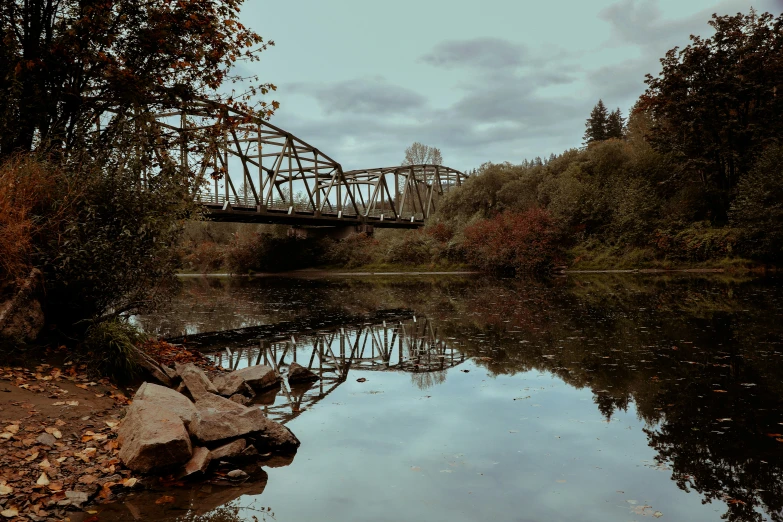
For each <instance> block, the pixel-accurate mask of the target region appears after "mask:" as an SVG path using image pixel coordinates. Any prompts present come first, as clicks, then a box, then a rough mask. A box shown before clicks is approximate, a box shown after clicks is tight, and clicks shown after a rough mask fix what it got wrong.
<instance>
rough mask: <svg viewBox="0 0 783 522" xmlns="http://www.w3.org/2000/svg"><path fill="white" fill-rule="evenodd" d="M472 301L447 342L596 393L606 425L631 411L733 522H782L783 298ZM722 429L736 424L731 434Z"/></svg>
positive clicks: (684, 475) (680, 289)
mask: <svg viewBox="0 0 783 522" xmlns="http://www.w3.org/2000/svg"><path fill="white" fill-rule="evenodd" d="M503 284H504V286H503V287H497V286H493V285H491V284H489V285H485V286H481V285H476V286H475V287H474V288H472V289H470V290H469V291H466V292H465V293H464V294H463V295H462V296H461V298H460V299H458V300H457V302H458V303H460V305H461V307H462V308H461V311H460V314H459V316H458V318H457V319H456V320H448V318H447V320H446V321H445V326H444V324H443V323H442V324H441V328H442V332H443V334H444V335H447V336H448V335H451V336H454V337H458V338H459V339H460V340H461V341H462V343H463V344H462V348H463V349H464V350H465V351H466V353H468V354H470V355H472V356H474V357H475V358H476V361H477V363H478V364H480V365H482V366H485V367H486V368H487V369H488V370H489V371H490V372H491V373H495V374H502V373H508V374H513V373H517V372H522V371H529V370H536V371H546V372H551V373H554V374H556V375H557V376H558V377H560V378H561V379H562V380H563V381H565V382H566V383H568V384H570V385H571V386H574V387H577V388H589V389H591V390H592V392H593V397H594V402H595V403H596V405H597V407H598V409H599V410H600V411H601V413H602V414H603V415H604V416H606V417H607V419H609V418H611V416H612V415H613V414H614V412H615V411H617V410H618V409H619V410H627V408H628V406H629V405H630V403H631V402H634V403H635V406H636V410H637V412H638V415H639V416H640V418H641V419H643V420H644V421H645V422H646V423H647V429H646V433H647V434H648V438H649V443H650V445H651V447H653V448H654V449H655V450H656V451H657V452H658V459H659V461H660V462H661V463H664V464H667V465H668V466H669V467H671V469H672V473H673V474H672V478H673V480H675V481H676V482H677V484H678V485H679V486H680V487H681V488H682V489H683V490H685V491H689V490H694V491H696V492H698V493H700V494H701V495H702V496H703V498H704V500H705V501H721V502H724V503H725V504H726V506H727V513H726V515H725V516H724V518H725V519H727V520H732V521H755V520H761V519H763V516H762V514H761V513H763V512H765V513H766V514H767V516H768V517H771V518H772V520H775V521H780V520H783V515H782V514H781V509H783V442H779V441H777V440H776V437H770V436H769V435H770V434H773V435H774V434H776V433H783V425H781V424H780V423H783V350H781V346H783V324H782V323H781V321H780V313H779V310H780V309H781V301H783V289H781V288H780V287H777V286H774V285H767V284H764V283H761V284H758V283H747V282H744V283H743V282H731V281H716V280H714V279H702V278H678V279H670V278H662V279H658V278H652V279H650V278H642V277H633V278H620V277H606V276H602V277H592V278H591V277H584V278H583V279H581V280H579V279H569V280H567V281H563V282H562V283H559V284H557V283H556V284H552V285H544V284H541V283H527V282H525V283H521V282H519V283H516V282H504V283H503ZM719 419H731V420H730V421H727V420H722V421H719Z"/></svg>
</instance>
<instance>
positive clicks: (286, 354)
mask: <svg viewBox="0 0 783 522" xmlns="http://www.w3.org/2000/svg"><path fill="white" fill-rule="evenodd" d="M209 357H210V358H211V359H212V361H213V363H214V364H215V365H218V366H222V367H223V368H226V369H230V370H236V369H238V368H243V367H246V366H253V365H258V364H264V365H268V366H271V367H272V368H274V369H275V371H277V372H278V373H282V374H284V373H285V372H284V371H282V370H283V369H285V368H287V367H288V365H290V364H291V363H292V362H297V363H299V364H301V365H302V366H304V367H305V368H307V369H309V370H311V371H313V372H314V373H316V374H317V375H318V376H319V377H320V380H319V381H318V382H316V383H314V384H312V385H307V384H306V385H303V386H289V385H288V383H287V382H285V381H284V382H283V383H282V385H281V388H280V389H279V390H278V389H275V390H273V391H270V392H269V395H268V396H263V397H261V398H260V402H261V404H264V405H265V407H264V408H265V412H266V413H267V415H270V416H271V417H272V418H275V419H276V420H280V421H281V422H288V421H290V420H291V419H293V418H295V417H296V416H298V415H299V413H300V412H302V411H304V410H305V409H306V408H307V407H309V406H312V405H314V404H316V403H318V402H319V401H320V400H321V399H323V398H324V397H326V396H327V395H329V394H330V393H331V392H332V391H334V390H335V389H336V388H337V387H338V386H340V385H341V384H342V383H343V382H345V381H346V380H347V379H348V373H349V371H351V370H365V371H397V372H406V373H409V374H411V378H412V379H413V380H414V381H415V382H416V383H417V384H418V385H419V386H420V387H422V388H427V387H429V386H432V385H433V384H435V383H437V382H441V381H442V380H444V379H445V370H448V369H449V368H452V367H454V366H457V365H459V364H461V363H463V362H464V361H466V360H467V359H468V357H467V356H465V355H464V354H463V353H461V352H460V351H459V349H458V347H457V346H456V345H455V344H454V340H453V339H451V340H450V339H446V338H443V337H441V336H439V335H438V329H437V328H436V327H434V325H433V324H432V323H431V322H430V321H429V320H427V319H425V318H416V317H415V316H411V317H410V318H401V319H398V320H395V321H383V322H380V323H376V324H373V323H364V324H357V325H348V326H340V327H334V328H330V329H326V330H319V331H314V332H309V333H306V334H303V335H300V336H291V337H289V338H286V339H280V338H277V339H266V340H264V339H262V340H260V341H258V342H257V344H254V345H251V346H247V347H244V348H237V349H233V350H232V349H226V350H225V351H223V352H219V353H215V354H212V355H210V356H209Z"/></svg>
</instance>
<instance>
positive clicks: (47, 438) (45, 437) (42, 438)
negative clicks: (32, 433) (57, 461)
mask: <svg viewBox="0 0 783 522" xmlns="http://www.w3.org/2000/svg"><path fill="white" fill-rule="evenodd" d="M35 441H36V442H37V443H38V444H43V445H44V446H49V447H50V448H53V447H54V444H55V442H57V439H56V438H54V435H51V434H49V433H41V434H40V435H38V438H37V439H35Z"/></svg>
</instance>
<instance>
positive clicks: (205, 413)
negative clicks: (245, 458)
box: [190, 394, 299, 450]
mask: <svg viewBox="0 0 783 522" xmlns="http://www.w3.org/2000/svg"><path fill="white" fill-rule="evenodd" d="M196 409H197V412H196V417H195V420H194V421H193V423H191V425H190V433H191V434H192V435H193V436H194V437H195V438H196V439H198V440H199V441H201V442H204V443H209V442H217V441H221V440H230V439H235V438H239V437H243V438H244V437H245V436H246V435H249V436H251V438H254V439H255V440H256V442H258V443H262V444H263V445H264V447H269V448H272V449H281V450H292V449H295V448H298V447H299V440H298V439H297V438H296V437H295V436H294V434H293V433H291V430H289V429H288V428H286V427H285V426H283V425H282V424H279V423H277V422H274V421H272V420H269V419H267V418H266V416H265V415H264V413H263V412H262V411H261V410H260V409H259V408H248V407H245V406H242V405H241V404H237V403H235V402H233V401H231V400H229V399H225V398H223V397H220V396H218V395H210V394H207V395H204V396H202V397H200V398H199V399H198V400H197V401H196Z"/></svg>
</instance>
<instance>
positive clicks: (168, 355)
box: [142, 339, 215, 370]
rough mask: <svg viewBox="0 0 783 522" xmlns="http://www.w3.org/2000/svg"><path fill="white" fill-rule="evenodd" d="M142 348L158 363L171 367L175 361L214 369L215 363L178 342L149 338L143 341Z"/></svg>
mask: <svg viewBox="0 0 783 522" xmlns="http://www.w3.org/2000/svg"><path fill="white" fill-rule="evenodd" d="M142 348H143V350H144V351H145V352H146V353H147V355H149V356H150V357H152V358H153V359H155V360H156V361H157V362H158V363H160V364H165V365H166V366H169V367H173V366H174V364H175V363H180V364H185V363H193V364H195V365H196V366H200V367H201V368H206V369H209V370H214V369H215V365H214V364H213V363H212V361H211V360H210V359H208V358H207V357H206V356H205V355H204V354H203V353H201V352H199V351H198V350H188V349H187V348H185V347H184V346H182V345H179V344H169V343H167V342H166V341H159V340H154V339H153V340H150V341H147V342H146V343H144V345H143V346H142Z"/></svg>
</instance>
